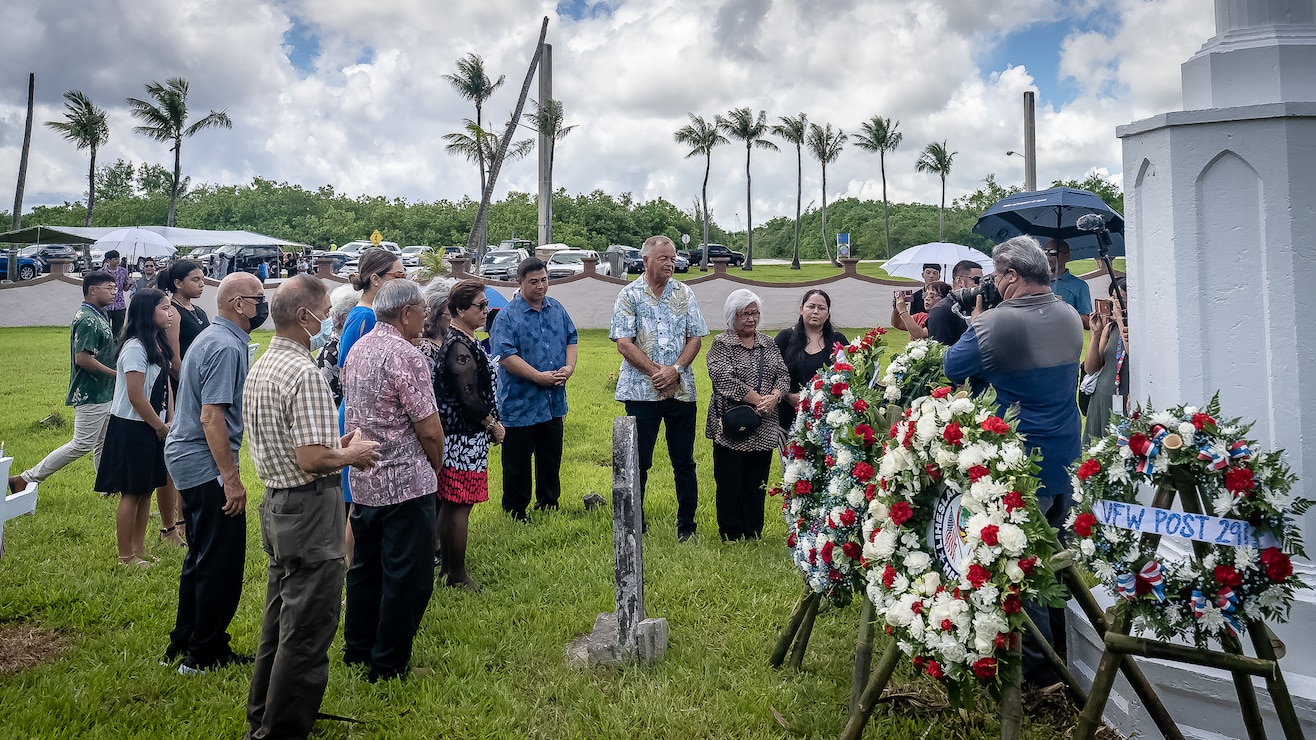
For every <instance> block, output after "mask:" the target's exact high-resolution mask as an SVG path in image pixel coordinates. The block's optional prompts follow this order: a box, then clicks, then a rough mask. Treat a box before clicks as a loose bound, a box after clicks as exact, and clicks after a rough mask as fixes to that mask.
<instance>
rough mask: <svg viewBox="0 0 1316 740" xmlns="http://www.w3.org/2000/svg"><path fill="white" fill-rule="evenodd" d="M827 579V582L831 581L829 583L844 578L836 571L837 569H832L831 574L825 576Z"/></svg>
mask: <svg viewBox="0 0 1316 740" xmlns="http://www.w3.org/2000/svg"><path fill="white" fill-rule="evenodd" d="M827 578H828V580H831V581H839V580H841V579H842V578H844V576H842V575H841V571H839V570H837V569H835V568H832V570H831V572H829V573H828V574H827Z"/></svg>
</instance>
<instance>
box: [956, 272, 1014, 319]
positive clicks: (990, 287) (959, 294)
mask: <svg viewBox="0 0 1316 740" xmlns="http://www.w3.org/2000/svg"><path fill="white" fill-rule="evenodd" d="M978 296H982V309H983V310H984V311H986V310H987V309H989V308H995V307H996V306H999V305H1000V304H1001V301H1003V300H1005V299H1004V298H1002V297H1001V291H999V290H997V289H996V278H995V277H994V276H992V275H987V276H986V277H984V278H983V279H982V281H981V282H979V283H978V287H976V288H960V289H959V290H952V291H951V292H950V297H951V298H952V299H953V300H954V301H955V305H956V306H957V307H958V308H959V309H960V314H961V315H963V316H968V315H969V314H972V313H973V310H974V309H975V308H977V307H978Z"/></svg>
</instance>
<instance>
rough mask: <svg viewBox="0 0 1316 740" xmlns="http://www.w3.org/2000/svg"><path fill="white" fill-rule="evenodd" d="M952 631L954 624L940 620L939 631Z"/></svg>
mask: <svg viewBox="0 0 1316 740" xmlns="http://www.w3.org/2000/svg"><path fill="white" fill-rule="evenodd" d="M953 629H955V623H954V622H952V621H950V620H949V619H943V620H941V631H942V632H950V631H951V630H953Z"/></svg>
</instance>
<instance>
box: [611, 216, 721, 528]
mask: <svg viewBox="0 0 1316 740" xmlns="http://www.w3.org/2000/svg"><path fill="white" fill-rule="evenodd" d="M640 257H641V259H643V260H644V272H643V273H642V274H641V275H640V277H639V278H637V279H636V280H635V281H634V282H632V283H631V284H630V285H627V286H626V287H625V288H622V289H621V292H620V293H618V294H617V302H616V304H614V306H613V309H612V327H611V329H610V330H609V332H608V337H609V338H611V339H612V340H613V341H614V342H616V343H617V351H618V352H620V353H621V356H622V362H621V371H620V372H619V373H618V374H617V394H616V399H617V400H618V401H621V402H623V403H624V404H626V414H627V415H628V416H634V417H635V427H636V436H637V438H638V439H637V440H636V441H637V444H638V447H639V456H640V496H641V505H643V496H644V488H645V485H646V484H647V483H648V480H649V468H650V467H652V466H653V446H654V444H656V443H657V441H658V425H659V424H660V423H665V424H666V427H667V453H668V455H669V456H670V457H671V459H672V473H673V475H674V476H675V479H676V535H677V538H678V539H679V540H680V541H682V542H685V541H687V540H689V539H690V538H692V537H694V535H695V508H696V507H697V505H698V503H699V481H698V480H697V478H696V477H695V454H694V451H695V415H696V413H695V375H694V372H693V371H691V370H690V363H692V362H694V360H695V357H697V356H699V348H700V346H701V344H702V340H701V339H700V338H701V337H704V336H707V335H708V325H707V324H705V323H704V316H703V314H702V313H700V311H699V302H698V301H697V300H695V293H694V291H693V290H691V289H690V288H689V287H688V286H686V285H684V284H682V283H680V282H677V281H675V280H672V274H673V273H674V272H676V245H675V244H674V243H672V240H671V239H668V238H667V237H665V236H651V237H649V238H648V239H646V240H645V241H644V246H643V248H642V249H641V250H640Z"/></svg>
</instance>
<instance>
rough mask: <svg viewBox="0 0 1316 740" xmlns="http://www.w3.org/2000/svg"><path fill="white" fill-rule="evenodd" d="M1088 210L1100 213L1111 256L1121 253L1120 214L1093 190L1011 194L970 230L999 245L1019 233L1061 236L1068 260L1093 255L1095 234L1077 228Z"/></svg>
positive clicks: (1050, 190) (1121, 224) (1055, 189)
mask: <svg viewBox="0 0 1316 740" xmlns="http://www.w3.org/2000/svg"><path fill="white" fill-rule="evenodd" d="M1089 213H1094V214H1096V215H1098V216H1101V218H1102V220H1103V221H1105V222H1106V228H1107V229H1109V230H1110V238H1111V250H1110V254H1111V255H1112V256H1116V257H1119V256H1122V255H1123V254H1124V217H1123V216H1121V215H1120V214H1119V213H1117V212H1116V211H1115V209H1113V208H1111V207H1110V206H1108V205H1106V202H1105V201H1104V200H1102V199H1101V198H1100V197H1098V196H1097V195H1096V194H1095V193H1092V192H1089V191H1087V190H1078V189H1076V188H1051V189H1049V190H1036V191H1030V192H1026V193H1015V194H1014V195H1011V196H1008V197H1006V198H1002V199H1001V200H999V201H997V202H996V204H995V205H993V206H992V207H991V208H988V209H987V212H986V213H984V214H982V216H979V217H978V223H977V224H975V225H974V227H973V233H975V234H980V235H982V236H985V237H987V238H988V239H991V240H992V242H993V243H996V244H1000V243H1001V242H1003V241H1005V240H1006V239H1010V238H1013V237H1016V236H1019V235H1020V234H1028V235H1029V236H1033V237H1037V238H1038V239H1039V240H1040V241H1042V242H1043V243H1045V242H1046V241H1047V240H1048V239H1064V240H1065V243H1067V244H1068V245H1069V258H1070V259H1087V258H1093V257H1096V256H1097V237H1096V235H1095V234H1094V233H1093V232H1091V231H1084V230H1081V229H1079V228H1078V219H1079V218H1080V217H1082V216H1085V215H1087V214H1089Z"/></svg>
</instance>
